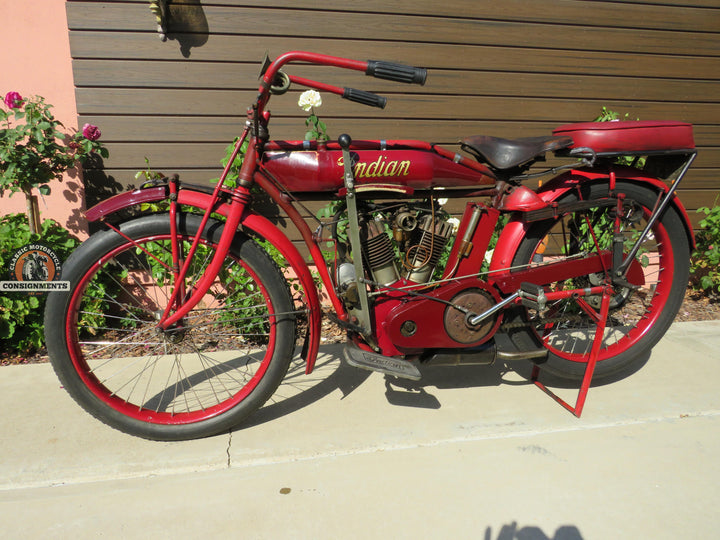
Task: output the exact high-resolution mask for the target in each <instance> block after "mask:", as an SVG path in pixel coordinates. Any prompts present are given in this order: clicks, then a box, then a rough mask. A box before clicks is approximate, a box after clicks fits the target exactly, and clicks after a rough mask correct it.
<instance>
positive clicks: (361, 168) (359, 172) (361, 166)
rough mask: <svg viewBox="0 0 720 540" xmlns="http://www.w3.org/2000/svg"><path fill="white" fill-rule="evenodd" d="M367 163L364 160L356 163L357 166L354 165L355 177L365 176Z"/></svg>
mask: <svg viewBox="0 0 720 540" xmlns="http://www.w3.org/2000/svg"><path fill="white" fill-rule="evenodd" d="M366 165H367V163H364V162H362V161H360V162H358V163H356V164H355V167H353V173H355V178H364V177H365V176H366V175H365V166H366Z"/></svg>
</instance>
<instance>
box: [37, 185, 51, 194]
mask: <svg viewBox="0 0 720 540" xmlns="http://www.w3.org/2000/svg"><path fill="white" fill-rule="evenodd" d="M38 191H39V192H40V193H41V194H42V195H50V186H48V185H47V184H44V185H42V186H38Z"/></svg>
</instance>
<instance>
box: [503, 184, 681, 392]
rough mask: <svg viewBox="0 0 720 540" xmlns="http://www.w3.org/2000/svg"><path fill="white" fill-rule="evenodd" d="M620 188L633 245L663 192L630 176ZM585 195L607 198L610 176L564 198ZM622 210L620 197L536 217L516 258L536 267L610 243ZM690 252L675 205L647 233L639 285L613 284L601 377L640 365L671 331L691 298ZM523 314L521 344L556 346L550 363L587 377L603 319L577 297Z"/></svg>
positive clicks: (594, 302)
mask: <svg viewBox="0 0 720 540" xmlns="http://www.w3.org/2000/svg"><path fill="white" fill-rule="evenodd" d="M615 191H616V193H623V194H624V195H625V198H624V201H623V210H622V216H621V234H622V237H623V239H624V248H625V252H626V253H627V251H628V250H629V248H630V247H632V246H633V244H634V243H635V241H636V240H637V238H639V236H640V234H641V232H642V231H643V230H644V228H645V226H646V225H647V223H648V219H649V217H650V214H651V209H652V208H653V207H654V205H655V203H656V201H657V193H656V192H654V191H652V190H650V189H648V188H646V187H643V186H638V185H636V184H631V183H623V182H618V184H617V186H616V190H615ZM580 200H586V201H598V202H599V203H600V204H602V203H603V202H608V186H607V184H592V185H589V186H588V185H584V186H580V187H579V188H577V189H576V190H574V191H572V192H570V193H568V194H566V195H565V196H564V197H563V198H562V199H561V201H559V202H560V203H568V202H574V201H580ZM611 201H613V202H614V201H616V199H611ZM616 213H617V210H616V206H615V205H614V204H610V205H606V206H601V205H599V206H598V207H595V208H590V209H582V210H577V211H574V212H570V213H568V214H566V215H564V216H562V217H561V218H559V219H557V220H547V221H542V222H538V223H535V224H533V225H532V226H531V227H530V229H529V230H528V232H527V235H526V237H525V238H524V239H523V241H522V242H521V244H520V247H519V249H518V251H517V253H516V255H515V257H514V260H513V266H514V267H515V266H524V265H529V266H531V267H532V266H536V265H541V264H545V263H548V262H557V261H560V260H562V259H564V258H578V257H583V256H586V255H592V254H597V253H599V252H601V251H605V252H607V251H610V250H611V249H612V243H613V236H614V223H615V215H616ZM689 252H690V251H689V245H688V239H687V235H686V232H685V228H684V225H683V222H682V220H681V218H680V216H679V215H678V214H677V212H676V211H675V210H674V209H673V208H668V209H667V210H666V211H665V213H664V215H663V216H662V217H661V219H659V220H658V221H657V222H656V223H655V225H654V226H653V227H652V229H651V231H650V233H649V234H648V235H647V237H646V238H645V240H644V242H643V244H642V246H641V249H640V250H639V251H638V254H637V256H636V258H635V259H636V261H637V262H636V263H633V265H632V268H631V272H634V273H635V282H637V281H638V280H639V281H640V282H644V284H643V285H642V286H640V287H639V288H633V287H626V286H617V285H615V286H613V295H612V298H611V300H610V311H609V314H608V318H607V320H606V328H605V331H604V335H603V338H602V343H601V348H600V353H599V357H598V363H597V365H596V368H595V375H596V378H602V377H608V376H612V375H615V374H617V373H618V372H625V371H626V370H627V371H631V370H633V369H635V368H636V367H637V365H638V364H640V363H641V362H643V361H644V360H645V358H646V353H649V351H650V349H651V348H652V347H653V346H654V345H655V344H656V343H657V342H658V341H659V340H660V338H661V337H662V336H663V335H664V334H665V332H666V331H667V329H668V327H669V326H670V325H671V324H672V322H673V320H674V318H675V315H676V314H677V311H678V309H679V308H680V305H681V304H682V301H683V298H684V294H685V289H686V287H687V283H688V266H689ZM605 281H606V276H605V275H604V274H603V273H598V274H590V275H585V276H581V277H578V278H573V279H571V280H565V281H562V282H554V283H549V284H543V285H544V287H545V290H546V291H560V290H567V289H582V288H586V287H595V286H599V285H603V284H604V283H605ZM601 299H602V297H601V295H597V296H589V297H585V298H584V300H585V302H587V304H589V306H590V307H591V308H592V309H593V310H595V312H596V313H597V314H599V313H600V304H601ZM521 318H522V319H523V320H524V325H525V328H524V330H522V331H519V332H518V331H515V332H514V335H513V339H514V341H515V342H516V344H517V345H518V346H520V347H521V348H530V347H536V346H537V345H541V346H544V347H546V348H547V349H548V350H549V357H548V361H547V363H546V364H543V369H546V370H547V371H549V372H551V373H553V374H555V375H558V376H561V377H565V378H571V379H577V378H580V377H582V375H583V374H584V371H585V364H586V363H587V361H588V358H589V355H590V350H591V348H592V346H593V341H594V337H595V333H596V329H597V324H596V322H595V321H594V320H593V319H592V317H591V316H589V315H588V313H587V311H586V310H583V309H582V308H581V306H580V303H579V301H578V300H575V299H566V300H561V301H557V302H553V303H549V304H548V306H547V309H546V310H545V311H542V312H538V311H536V310H525V311H524V312H523V313H522V317H521Z"/></svg>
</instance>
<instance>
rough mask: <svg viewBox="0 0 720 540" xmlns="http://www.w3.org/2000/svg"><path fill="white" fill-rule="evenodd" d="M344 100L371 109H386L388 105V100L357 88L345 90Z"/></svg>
mask: <svg viewBox="0 0 720 540" xmlns="http://www.w3.org/2000/svg"><path fill="white" fill-rule="evenodd" d="M342 97H343V98H345V99H349V100H350V101H354V102H355V103H362V104H363V105H368V106H370V107H377V108H378V109H384V108H385V105H387V98H386V97H383V96H378V95H377V94H373V93H372V92H365V91H364V90H357V89H355V88H345V91H344V92H343V95H342Z"/></svg>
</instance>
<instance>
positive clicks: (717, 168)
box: [67, 0, 720, 222]
mask: <svg viewBox="0 0 720 540" xmlns="http://www.w3.org/2000/svg"><path fill="white" fill-rule="evenodd" d="M170 5H171V13H172V16H173V20H174V24H173V26H171V28H170V31H171V35H170V38H171V39H168V40H167V41H165V42H163V41H161V40H160V39H159V37H158V35H157V33H156V32H155V22H154V17H153V16H152V14H151V13H150V10H149V8H148V2H147V1H131V0H106V1H87V0H68V1H67V13H68V25H69V31H70V44H71V51H72V56H73V70H74V76H75V85H76V96H77V105H78V112H79V116H80V118H79V122H80V125H83V124H84V123H85V122H90V123H93V124H96V125H98V126H100V128H101V129H102V132H103V140H104V141H105V143H106V144H107V146H108V148H109V150H110V158H109V159H107V160H106V161H105V163H104V164H103V166H104V170H103V172H102V173H101V174H93V172H92V171H90V172H89V174H87V175H86V177H87V182H88V184H89V185H88V203H89V204H92V203H93V202H95V201H96V200H97V199H98V198H99V197H104V196H107V195H108V194H110V193H112V192H114V191H117V190H118V189H121V188H122V187H123V186H125V185H128V184H133V183H135V180H134V175H135V173H136V172H137V171H139V170H141V169H144V168H145V158H146V157H147V158H148V159H149V161H150V166H151V168H153V169H155V170H161V171H164V172H167V173H170V172H178V173H180V175H181V178H183V179H185V180H187V181H193V182H205V181H207V179H209V178H212V177H216V176H217V175H218V173H219V169H218V167H219V165H218V164H219V160H220V159H221V157H222V156H223V152H224V147H225V146H226V145H227V143H228V141H230V140H232V138H233V137H234V136H235V135H236V134H238V133H239V131H240V128H241V126H242V123H243V122H244V116H245V110H246V108H247V106H248V104H249V103H250V102H251V101H252V99H253V97H254V95H255V91H256V89H257V74H258V70H259V62H260V60H261V59H262V57H263V55H264V53H265V51H269V52H270V54H271V56H278V55H279V54H281V53H282V52H284V51H287V50H292V49H298V50H309V51H314V52H322V53H326V54H334V55H338V56H347V57H351V58H358V59H363V60H366V59H382V60H390V61H396V62H401V63H407V64H412V65H418V66H423V67H426V68H428V69H429V77H428V82H427V84H426V85H425V86H424V87H419V86H413V87H409V86H405V85H400V84H396V83H391V82H384V81H379V80H377V79H372V78H367V77H364V76H363V75H362V74H357V73H354V72H347V71H340V70H333V69H324V68H314V69H313V68H310V67H298V68H297V69H296V70H294V71H293V72H294V73H296V74H299V75H306V76H309V77H320V78H322V80H324V81H325V82H329V83H333V84H338V85H341V86H351V87H355V88H360V89H364V90H370V91H375V92H379V93H382V94H383V95H386V96H387V97H388V98H389V100H388V106H387V108H386V109H385V110H379V109H370V108H367V107H363V106H361V105H358V104H355V103H351V102H347V101H344V100H341V99H339V98H336V97H335V96H326V99H325V103H324V104H323V106H322V108H321V109H319V110H318V112H319V114H320V115H321V116H322V118H323V119H324V120H325V121H326V123H327V124H328V128H329V131H330V135H331V136H337V135H338V134H340V133H342V132H348V133H350V134H351V135H352V136H353V137H354V138H356V139H359V138H373V139H379V138H385V139H392V138H417V139H425V140H430V141H433V142H439V143H443V144H446V145H448V146H450V147H452V145H454V144H455V143H456V142H457V141H458V139H460V138H461V137H463V136H467V135H473V134H480V133H484V134H490V135H496V136H501V137H520V136H533V135H543V134H548V133H549V132H550V131H551V130H552V128H553V127H554V126H557V125H559V124H562V123H568V122H577V121H587V120H591V119H593V118H594V117H595V116H597V115H598V113H599V112H600V110H601V108H602V107H603V106H606V107H608V108H610V109H613V110H616V111H619V112H621V113H623V114H624V113H628V114H629V116H630V118H632V119H634V118H640V119H643V120H651V119H674V120H681V121H686V122H692V123H693V124H695V137H696V144H697V146H698V147H699V149H700V154H699V156H698V159H697V160H696V162H695V165H694V167H693V169H692V170H691V172H690V173H689V174H688V176H687V179H686V181H685V182H684V185H683V186H682V189H681V191H680V196H681V198H682V200H683V201H684V203H685V205H686V206H687V207H688V208H689V209H690V210H694V209H696V208H698V207H699V206H703V205H708V204H712V203H713V201H714V199H715V198H716V197H717V196H718V194H720V180H719V178H720V176H719V175H718V173H719V172H720V1H718V0H656V1H649V0H648V1H642V0H635V1H630V0H628V1H592V2H588V1H577V0H549V1H546V2H534V1H532V0H503V1H502V2H498V1H496V0H448V1H446V2H437V1H436V0H393V1H390V2H388V1H387V0H364V1H363V2H356V1H349V0H336V1H335V2H332V3H325V2H319V1H313V0H275V1H273V2H261V1H259V0H172V2H171V4H170ZM300 91H301V90H291V92H289V93H288V94H287V95H286V96H283V97H280V98H275V99H274V100H273V102H272V103H271V105H272V107H271V109H272V111H273V114H274V119H273V121H272V123H271V135H272V137H273V138H276V139H298V138H302V136H303V134H304V131H305V127H304V122H303V119H304V117H305V113H304V112H303V111H301V110H300V109H299V108H298V107H297V96H298V94H299V92H300ZM691 214H692V217H693V219H694V221H695V222H697V220H698V217H697V215H695V212H691Z"/></svg>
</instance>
